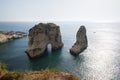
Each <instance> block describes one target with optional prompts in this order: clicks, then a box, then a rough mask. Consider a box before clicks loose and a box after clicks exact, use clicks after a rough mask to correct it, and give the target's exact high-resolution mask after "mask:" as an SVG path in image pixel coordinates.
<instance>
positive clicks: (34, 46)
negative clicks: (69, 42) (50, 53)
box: [26, 23, 63, 58]
mask: <svg viewBox="0 0 120 80" xmlns="http://www.w3.org/2000/svg"><path fill="white" fill-rule="evenodd" d="M28 36H29V42H28V49H27V50H26V53H27V54H28V56H29V57H30V58H35V57H38V56H42V55H44V54H45V51H46V50H47V45H48V44H51V47H52V50H56V49H60V48H62V46H63V43H62V39H61V32H60V27H59V26H58V25H56V24H54V23H46V24H45V23H39V24H38V25H35V26H34V27H33V28H31V29H30V30H29V35H28Z"/></svg>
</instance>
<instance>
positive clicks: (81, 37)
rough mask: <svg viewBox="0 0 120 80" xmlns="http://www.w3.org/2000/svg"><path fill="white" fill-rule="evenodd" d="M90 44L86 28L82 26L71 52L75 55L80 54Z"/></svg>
mask: <svg viewBox="0 0 120 80" xmlns="http://www.w3.org/2000/svg"><path fill="white" fill-rule="evenodd" d="M87 46H88V41H87V36H86V28H85V26H81V27H80V28H79V30H78V32H77V35H76V42H75V44H74V45H73V46H72V48H71V49H70V53H71V54H73V55H78V54H79V53H80V52H82V51H83V50H84V49H86V48H87Z"/></svg>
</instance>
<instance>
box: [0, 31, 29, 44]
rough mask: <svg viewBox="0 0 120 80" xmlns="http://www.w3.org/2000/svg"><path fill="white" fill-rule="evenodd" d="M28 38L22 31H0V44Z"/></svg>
mask: <svg viewBox="0 0 120 80" xmlns="http://www.w3.org/2000/svg"><path fill="white" fill-rule="evenodd" d="M24 36H27V34H26V33H24V32H20V31H16V32H15V31H9V32H7V31H0V43H5V42H8V41H10V40H13V39H18V38H22V37H24Z"/></svg>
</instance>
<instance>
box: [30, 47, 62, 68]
mask: <svg viewBox="0 0 120 80" xmlns="http://www.w3.org/2000/svg"><path fill="white" fill-rule="evenodd" d="M61 52H62V49H59V50H55V51H52V50H51V47H50V45H49V46H48V49H47V51H46V52H45V55H43V56H41V57H38V58H35V59H29V61H30V69H31V70H41V69H46V68H57V67H58V65H59V62H60V55H61Z"/></svg>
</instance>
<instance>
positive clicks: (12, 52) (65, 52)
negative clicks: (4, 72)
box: [0, 22, 120, 80]
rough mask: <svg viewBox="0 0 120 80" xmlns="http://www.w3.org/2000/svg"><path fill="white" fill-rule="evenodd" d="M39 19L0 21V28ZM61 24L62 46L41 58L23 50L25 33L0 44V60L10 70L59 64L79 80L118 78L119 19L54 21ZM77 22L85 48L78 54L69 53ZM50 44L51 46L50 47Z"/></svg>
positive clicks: (11, 28) (23, 25)
mask: <svg viewBox="0 0 120 80" xmlns="http://www.w3.org/2000/svg"><path fill="white" fill-rule="evenodd" d="M38 23H39V22H0V31H23V32H26V33H28V30H29V29H30V28H31V27H33V26H34V25H35V24H38ZM55 23H56V24H57V25H59V26H60V30H61V34H62V40H63V43H64V47H63V48H62V49H61V50H58V51H55V52H50V54H48V55H46V56H43V57H41V58H36V59H29V58H28V56H27V55H26V53H25V50H26V49H27V48H28V37H24V38H21V39H16V40H13V41H10V42H7V43H5V44H2V45H0V61H2V62H4V63H6V64H7V65H8V69H9V70H11V71H28V70H41V69H46V68H58V69H60V70H61V71H65V72H71V73H74V74H76V75H77V76H78V77H80V79H81V80H120V23H87V22H86V23H84V22H55ZM80 25H85V26H86V29H87V37H88V48H87V49H86V50H85V51H84V52H82V53H81V54H80V55H79V56H77V57H74V56H72V55H71V54H70V53H69V49H70V48H71V47H72V45H73V44H74V42H75V40H76V33H77V31H78V29H79V28H80ZM49 48H50V47H49Z"/></svg>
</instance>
